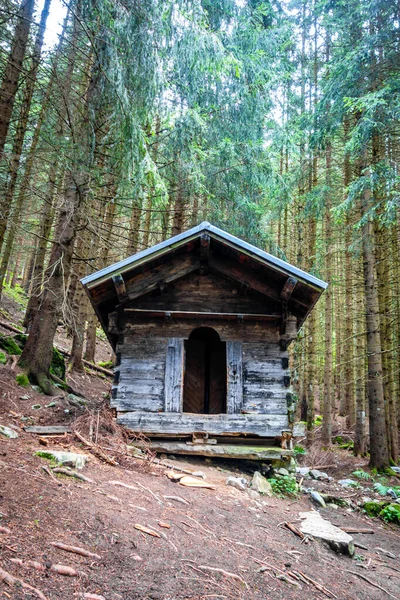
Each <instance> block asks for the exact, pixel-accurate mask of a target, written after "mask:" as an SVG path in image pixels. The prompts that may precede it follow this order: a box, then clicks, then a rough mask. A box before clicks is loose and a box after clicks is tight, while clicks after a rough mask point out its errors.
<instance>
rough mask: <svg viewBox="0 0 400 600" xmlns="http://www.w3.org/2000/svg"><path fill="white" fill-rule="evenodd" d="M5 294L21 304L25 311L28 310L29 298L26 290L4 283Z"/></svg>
mask: <svg viewBox="0 0 400 600" xmlns="http://www.w3.org/2000/svg"><path fill="white" fill-rule="evenodd" d="M3 293H4V294H5V295H6V296H8V297H9V298H11V299H12V300H14V302H16V303H17V304H19V305H20V306H21V307H22V308H23V309H26V307H27V305H28V298H27V295H26V293H25V290H24V289H23V288H22V287H21V286H20V285H18V284H16V286H15V287H10V286H9V285H8V284H7V283H6V282H4V287H3Z"/></svg>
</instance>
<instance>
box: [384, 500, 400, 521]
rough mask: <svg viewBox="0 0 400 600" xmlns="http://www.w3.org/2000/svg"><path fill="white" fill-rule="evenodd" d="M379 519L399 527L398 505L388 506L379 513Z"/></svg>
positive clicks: (399, 506)
mask: <svg viewBox="0 0 400 600" xmlns="http://www.w3.org/2000/svg"><path fill="white" fill-rule="evenodd" d="M379 516H380V518H381V519H382V520H383V521H385V522H386V523H396V525H400V504H388V505H387V506H385V508H384V509H383V510H382V511H381V512H380V513H379Z"/></svg>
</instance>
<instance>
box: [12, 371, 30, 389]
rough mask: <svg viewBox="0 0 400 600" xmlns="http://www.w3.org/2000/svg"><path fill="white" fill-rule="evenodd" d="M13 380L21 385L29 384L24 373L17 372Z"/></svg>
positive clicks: (26, 385)
mask: <svg viewBox="0 0 400 600" xmlns="http://www.w3.org/2000/svg"><path fill="white" fill-rule="evenodd" d="M15 381H16V382H17V383H18V385H21V386H22V387H28V386H29V379H28V376H27V375H26V374H25V373H18V375H17V376H16V377H15Z"/></svg>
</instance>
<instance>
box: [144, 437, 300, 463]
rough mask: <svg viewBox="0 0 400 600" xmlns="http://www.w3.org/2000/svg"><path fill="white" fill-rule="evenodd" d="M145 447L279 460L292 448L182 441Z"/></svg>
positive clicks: (148, 444) (194, 454)
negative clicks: (186, 442)
mask: <svg viewBox="0 0 400 600" xmlns="http://www.w3.org/2000/svg"><path fill="white" fill-rule="evenodd" d="M146 447H147V448H149V449H150V450H153V451H154V452H163V453H166V454H186V455H188V456H209V457H215V458H246V459H248V460H267V459H269V460H279V459H281V458H289V457H290V456H293V451H292V450H283V449H282V448H279V447H268V446H265V447H264V446H244V445H241V444H216V445H208V444H190V445H188V444H185V443H184V442H164V441H153V442H148V443H146Z"/></svg>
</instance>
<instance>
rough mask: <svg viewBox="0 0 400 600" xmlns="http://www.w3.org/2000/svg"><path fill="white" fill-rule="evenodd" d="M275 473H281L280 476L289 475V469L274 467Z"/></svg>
mask: <svg viewBox="0 0 400 600" xmlns="http://www.w3.org/2000/svg"><path fill="white" fill-rule="evenodd" d="M275 473H276V475H282V477H288V476H289V475H290V473H289V471H288V470H287V469H284V468H283V467H280V469H276V471H275Z"/></svg>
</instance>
